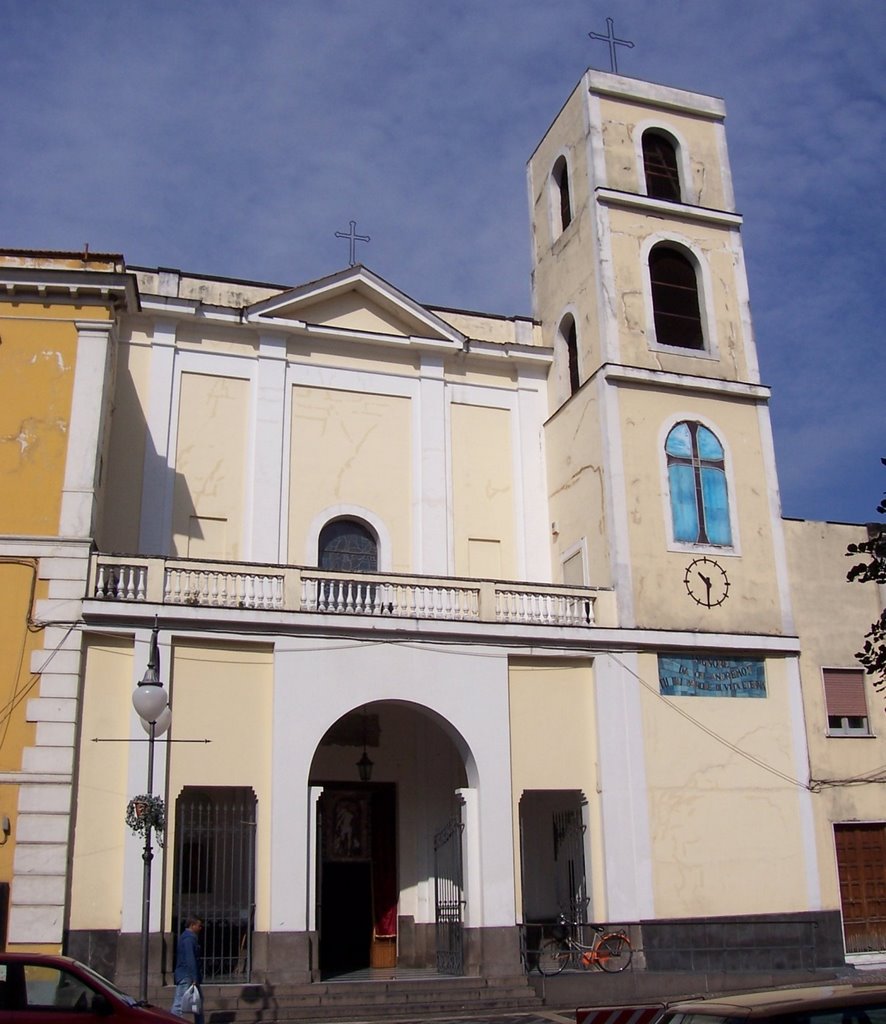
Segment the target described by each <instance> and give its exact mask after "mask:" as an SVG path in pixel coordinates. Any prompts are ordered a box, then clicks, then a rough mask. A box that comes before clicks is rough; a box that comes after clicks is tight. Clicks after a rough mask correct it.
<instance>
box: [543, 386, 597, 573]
mask: <svg viewBox="0 0 886 1024" xmlns="http://www.w3.org/2000/svg"><path fill="white" fill-rule="evenodd" d="M599 421H600V412H599V406H598V403H597V391H596V389H595V388H594V387H593V386H592V387H588V388H584V389H583V390H581V391H579V392H578V393H577V394H575V395H573V396H572V398H571V399H570V401H569V402H568V403H567V404H566V405H564V406H563V407H562V408H560V409H559V410H558V411H557V413H556V414H555V415H554V416H553V417H552V418H551V419H550V420H548V422H547V423H546V424H545V441H546V448H545V452H546V455H547V460H546V462H547V473H548V494H549V495H550V498H549V502H550V505H549V508H550V513H551V522H552V523H556V535H553V536H552V559H553V566H554V580H555V581H557V582H559V574H560V573H561V572H562V568H561V566H562V558H563V555H564V553H565V552H566V551H568V550H570V549H571V548H573V547H574V546H575V545H576V544H578V543H579V542H580V541H581V540H582V539H583V538H584V540H585V542H586V544H587V552H588V579H587V583H588V584H589V585H590V586H598V587H609V586H612V579H611V573H610V569H609V542H608V539H607V534H606V518H605V513H604V510H605V497H604V494H603V456H602V453H601V451H600V447H601V445H600V431H599V429H598V424H599ZM583 582H584V581H583Z"/></svg>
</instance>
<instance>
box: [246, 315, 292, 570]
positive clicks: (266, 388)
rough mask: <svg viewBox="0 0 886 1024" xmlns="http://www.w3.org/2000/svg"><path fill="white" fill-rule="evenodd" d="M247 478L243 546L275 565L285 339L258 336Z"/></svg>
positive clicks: (279, 544) (280, 511) (279, 546)
mask: <svg viewBox="0 0 886 1024" xmlns="http://www.w3.org/2000/svg"><path fill="white" fill-rule="evenodd" d="M253 394H254V396H255V397H254V401H253V408H252V424H253V430H252V455H251V458H250V465H251V479H250V481H249V486H248V487H247V490H246V510H245V513H246V515H245V519H246V522H245V534H246V536H245V537H244V539H243V550H244V552H245V557H246V558H247V559H248V560H249V561H252V562H269V563H272V564H277V563H278V562H280V560H281V552H282V551H283V537H282V527H281V524H282V523H283V522H284V520H285V511H286V510H285V509H284V508H283V505H282V501H283V489H282V483H283V449H284V445H283V430H284V417H285V406H286V338H285V337H283V336H282V335H280V336H277V335H262V336H261V338H260V339H259V347H258V371H257V374H256V382H255V387H254V390H253Z"/></svg>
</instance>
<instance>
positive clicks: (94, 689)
mask: <svg viewBox="0 0 886 1024" xmlns="http://www.w3.org/2000/svg"><path fill="white" fill-rule="evenodd" d="M83 646H84V651H85V670H84V680H85V681H84V685H83V711H82V714H83V719H82V729H81V743H80V751H79V775H78V783H77V798H76V802H75V806H76V821H75V826H74V854H73V865H72V874H71V879H72V882H71V928H72V929H87V928H95V929H103V928H106V929H119V928H120V924H121V913H122V892H123V853H124V846H125V844H126V837H127V831H126V824H125V818H126V805H127V803H128V802H129V800H130V798H131V797H132V796H134V795H135V794H134V793H129V792H127V778H128V765H129V759H130V756H131V750H130V744H129V743H93V742H92V741H93V740H94V739H105V740H107V739H125V738H126V737H128V736H129V735H130V729H131V724H132V716H133V714H134V712H133V710H132V703H131V701H132V689H133V665H132V659H133V647H132V641H131V640H128V639H124V638H119V639H118V638H110V637H89V636H86V637H84V642H83ZM164 749H165V748H164V747H163V746H161V747H159V748H158V750H159V751H163V750H164ZM159 756H160V757H162V753H161V754H160V755H159ZM158 774H159V773H158Z"/></svg>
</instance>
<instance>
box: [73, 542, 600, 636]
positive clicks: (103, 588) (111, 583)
mask: <svg viewBox="0 0 886 1024" xmlns="http://www.w3.org/2000/svg"><path fill="white" fill-rule="evenodd" d="M89 594H90V597H91V598H93V599H96V600H100V601H114V602H118V601H122V602H135V603H139V602H142V603H149V604H162V605H184V606H192V607H197V608H239V609H250V610H259V611H262V610H266V611H280V612H313V613H318V614H332V615H371V616H378V617H384V618H408V619H445V620H448V621H457V622H498V623H516V624H533V625H544V626H573V627H575V626H578V627H589V626H594V625H596V624H597V607H596V606H597V601H598V598H599V597H602V596H609V595H610V592H609V591H599V590H594V589H592V588H590V587H562V586H554V585H549V584H523V585H519V584H516V583H514V582H512V581H511V582H505V581H496V580H467V579H452V578H448V579H446V578H430V577H426V576H407V575H401V574H395V573H362V574H359V575H358V574H355V573H336V572H327V571H325V570H320V569H311V568H303V567H300V566H262V565H254V564H245V563H240V564H236V563H220V562H205V561H194V560H190V559H178V558H140V557H126V556H116V555H101V554H98V555H93V557H92V566H91V574H90V591H89ZM607 617H608V616H607Z"/></svg>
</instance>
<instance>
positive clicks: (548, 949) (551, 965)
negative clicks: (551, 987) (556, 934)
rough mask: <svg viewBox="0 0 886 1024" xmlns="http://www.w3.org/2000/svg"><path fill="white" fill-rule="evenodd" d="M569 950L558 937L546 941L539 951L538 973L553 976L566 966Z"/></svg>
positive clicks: (548, 976)
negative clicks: (558, 940)
mask: <svg viewBox="0 0 886 1024" xmlns="http://www.w3.org/2000/svg"><path fill="white" fill-rule="evenodd" d="M568 961H569V950H568V949H567V948H566V946H564V945H562V943H560V942H557V940H556V939H551V940H550V941H548V942H546V943H545V944H544V945H543V946H542V947H541V949H540V950H539V951H538V973H539V974H543V975H544V976H545V977H546V978H551V977H553V976H554V975H555V974H559V973H560V971H562V970H563V968H564V967H565V966H566V964H567V963H568Z"/></svg>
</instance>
